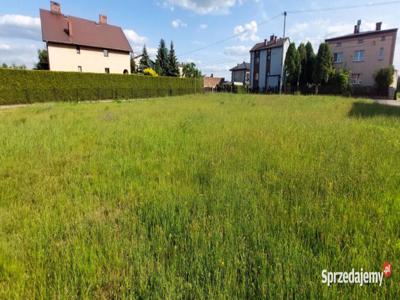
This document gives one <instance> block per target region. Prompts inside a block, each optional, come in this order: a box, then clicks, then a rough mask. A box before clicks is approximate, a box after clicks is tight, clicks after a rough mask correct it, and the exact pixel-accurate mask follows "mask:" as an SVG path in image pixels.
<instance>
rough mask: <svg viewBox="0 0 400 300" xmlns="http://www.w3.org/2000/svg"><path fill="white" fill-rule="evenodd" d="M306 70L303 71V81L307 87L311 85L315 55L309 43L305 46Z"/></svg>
mask: <svg viewBox="0 0 400 300" xmlns="http://www.w3.org/2000/svg"><path fill="white" fill-rule="evenodd" d="M306 61H307V63H306V69H305V71H304V73H305V77H306V78H305V80H306V83H307V85H311V84H313V72H314V67H315V53H314V49H313V46H312V44H311V43H310V42H307V44H306Z"/></svg>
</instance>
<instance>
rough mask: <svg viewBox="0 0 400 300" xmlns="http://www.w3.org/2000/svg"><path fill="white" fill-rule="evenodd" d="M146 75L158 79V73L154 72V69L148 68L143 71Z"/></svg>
mask: <svg viewBox="0 0 400 300" xmlns="http://www.w3.org/2000/svg"><path fill="white" fill-rule="evenodd" d="M143 74H144V75H148V76H151V77H158V74H157V72H156V71H154V70H153V69H152V68H146V69H144V70H143Z"/></svg>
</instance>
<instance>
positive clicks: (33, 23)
mask: <svg viewBox="0 0 400 300" xmlns="http://www.w3.org/2000/svg"><path fill="white" fill-rule="evenodd" d="M382 1H384V0H371V1H365V0H353V1H351V2H349V1H347V0H336V1H331V2H329V1H321V0H303V1H297V0H129V1H128V0H113V1H110V0H96V1H94V0H86V1H76V0H75V1H72V0H60V1H59V2H60V3H61V10H62V13H63V14H65V15H73V16H77V17H82V18H86V19H89V20H95V21H97V20H98V15H99V14H105V15H107V16H108V22H109V23H110V24H113V25H118V26H120V27H122V28H123V30H124V32H125V34H126V36H127V38H128V40H129V42H130V43H131V45H132V48H133V49H134V51H135V55H136V54H140V53H141V51H142V47H143V45H146V46H147V48H148V50H149V52H150V54H151V55H152V56H153V57H154V56H155V54H156V49H157V47H158V44H159V41H160V39H161V38H163V39H165V40H166V41H167V43H170V41H173V42H174V45H175V49H176V52H177V55H178V59H179V61H180V62H194V63H195V64H196V65H197V66H198V67H199V68H200V69H201V70H202V72H203V74H206V75H210V74H214V76H222V77H225V78H226V79H230V73H229V69H230V68H232V67H234V66H235V65H236V64H238V63H241V62H243V61H247V62H248V61H249V60H250V54H249V50H250V48H251V47H252V46H253V45H254V44H255V43H257V42H261V41H263V40H264V39H266V38H269V37H270V36H271V35H273V34H275V35H277V36H278V37H281V36H282V35H283V16H280V14H281V13H282V12H283V11H288V16H287V36H288V37H289V38H290V39H291V41H293V42H296V44H299V43H300V42H307V41H310V42H311V43H312V44H313V45H314V48H317V47H318V44H319V43H320V42H321V41H323V40H324V39H325V38H327V37H334V36H338V35H344V34H349V33H352V31H353V27H354V25H355V24H356V22H357V20H358V19H361V20H362V25H361V31H366V30H371V29H374V28H375V23H376V22H379V21H382V22H383V29H387V28H394V27H395V28H398V27H400V18H399V17H398V16H399V11H400V3H396V4H391V5H385V6H378V7H363V8H357V9H346V10H338V11H325V12H307V13H297V14H295V13H291V11H298V10H315V9H321V8H327V7H339V6H348V5H358V4H360V5H363V4H368V3H371V2H374V3H375V2H382ZM49 7H50V1H48V0H30V1H26V0H13V1H9V0H0V63H3V62H5V63H8V64H11V63H15V64H25V65H27V66H28V67H32V66H33V65H34V63H35V62H36V60H37V50H38V49H42V48H44V46H45V45H44V43H43V42H42V41H41V27H40V19H39V9H40V8H44V9H49ZM315 51H317V49H315ZM395 67H396V68H397V69H400V34H399V36H398V40H397V46H396V53H395Z"/></svg>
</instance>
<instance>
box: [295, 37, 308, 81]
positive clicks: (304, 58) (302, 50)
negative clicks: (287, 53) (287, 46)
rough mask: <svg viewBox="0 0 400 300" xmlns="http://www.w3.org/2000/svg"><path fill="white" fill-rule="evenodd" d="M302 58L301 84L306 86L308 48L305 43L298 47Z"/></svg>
mask: <svg viewBox="0 0 400 300" xmlns="http://www.w3.org/2000/svg"><path fill="white" fill-rule="evenodd" d="M297 52H298V53H299V59H300V75H299V85H300V86H301V87H304V86H306V85H307V49H306V47H305V45H304V44H303V43H301V44H300V45H299V47H298V48H297Z"/></svg>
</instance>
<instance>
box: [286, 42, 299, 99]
mask: <svg viewBox="0 0 400 300" xmlns="http://www.w3.org/2000/svg"><path fill="white" fill-rule="evenodd" d="M299 73H300V56H299V53H298V52H297V49H296V44H295V43H290V45H289V48H288V51H287V53H286V59H285V76H286V82H287V83H289V84H290V87H291V89H292V91H293V90H294V88H296V87H297V85H298V82H299Z"/></svg>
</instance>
